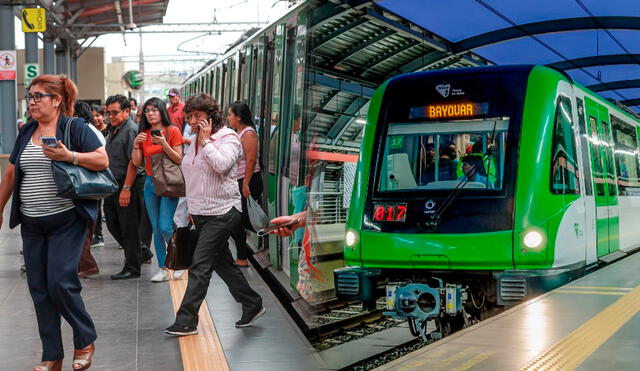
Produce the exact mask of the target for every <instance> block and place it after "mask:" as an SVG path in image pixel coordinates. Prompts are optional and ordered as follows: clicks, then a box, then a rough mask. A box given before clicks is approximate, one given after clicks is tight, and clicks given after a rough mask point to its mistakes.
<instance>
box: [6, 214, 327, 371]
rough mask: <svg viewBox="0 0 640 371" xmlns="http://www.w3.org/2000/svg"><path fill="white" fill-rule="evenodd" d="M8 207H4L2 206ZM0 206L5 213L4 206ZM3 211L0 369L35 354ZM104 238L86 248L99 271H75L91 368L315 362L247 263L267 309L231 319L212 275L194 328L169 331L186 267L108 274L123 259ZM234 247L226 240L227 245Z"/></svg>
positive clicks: (14, 234) (273, 366)
mask: <svg viewBox="0 0 640 371" xmlns="http://www.w3.org/2000/svg"><path fill="white" fill-rule="evenodd" d="M7 209H9V207H7ZM5 214H7V213H6V212H5ZM8 220H9V218H8V215H5V218H4V221H5V225H3V228H2V230H0V359H2V365H0V369H1V370H31V369H32V367H33V366H35V365H36V364H37V363H38V362H39V361H40V357H41V349H42V347H41V343H40V338H39V336H38V329H37V325H36V316H35V310H34V308H33V303H32V301H31V297H30V295H29V291H28V288H27V282H26V276H25V274H24V273H20V271H19V267H20V266H21V265H22V264H23V260H22V256H21V255H20V254H19V250H20V248H21V247H22V246H21V245H22V240H21V238H20V228H19V227H18V228H15V229H13V230H10V229H9V228H8V226H7V224H8ZM103 227H104V228H103V229H104V231H105V246H104V247H97V248H92V253H93V255H94V257H95V258H96V261H97V262H98V266H99V268H100V273H99V274H98V275H94V276H91V277H89V278H86V279H83V280H82V284H83V291H82V297H83V298H84V301H85V305H86V306H87V309H88V311H89V313H90V314H91V316H92V318H93V321H94V323H95V325H96V328H97V331H98V339H97V341H96V354H95V356H94V359H93V366H92V368H91V369H92V370H111V371H133V370H170V371H174V370H198V371H212V370H215V371H218V370H221V371H224V370H256V371H258V370H277V371H285V370H302V369H304V370H314V369H320V368H322V367H321V366H320V364H319V362H320V361H319V360H318V359H317V358H316V356H315V355H314V353H313V351H312V347H311V345H310V344H309V343H308V342H307V340H306V339H305V338H304V336H303V335H302V334H301V333H300V332H299V330H298V328H297V327H296V326H295V324H294V323H293V322H292V321H290V319H289V316H288V315H287V313H286V311H285V310H284V309H283V308H282V307H281V305H280V303H279V302H278V301H277V299H276V298H275V297H274V295H273V294H272V293H271V291H270V289H269V287H267V286H266V284H265V283H264V282H263V281H262V279H261V278H260V276H259V275H258V273H257V272H256V271H255V270H253V268H248V269H243V272H244V274H245V276H246V277H247V279H248V281H249V283H250V284H251V286H252V287H253V288H254V289H255V290H256V291H257V292H258V293H259V294H260V295H261V296H262V298H263V303H264V306H265V308H266V310H267V312H266V313H265V315H263V316H262V317H260V318H259V319H258V320H257V321H256V322H255V323H254V325H253V326H252V327H248V328H244V329H238V328H236V327H235V326H234V324H235V322H236V321H237V320H238V319H239V318H240V315H241V307H240V305H239V304H237V303H236V302H235V301H234V300H233V298H232V297H231V295H230V294H229V291H228V289H227V287H226V285H225V284H224V282H222V280H221V279H220V278H219V277H218V276H217V275H216V274H214V275H213V278H212V280H211V285H210V286H209V291H208V293H207V298H206V304H207V305H206V306H205V305H203V306H202V308H201V311H200V325H199V327H198V330H199V334H198V335H194V336H185V337H181V338H178V337H172V336H169V335H166V334H165V333H164V332H163V330H164V329H165V328H166V327H168V326H170V325H171V324H172V323H173V320H174V318H175V311H176V310H177V308H178V306H179V303H180V301H181V300H182V295H183V292H184V289H185V288H186V282H187V281H186V277H187V274H184V276H183V277H182V278H181V279H180V280H171V281H169V282H161V283H153V282H151V281H150V278H151V277H152V276H153V274H155V272H156V271H157V269H158V268H157V262H156V260H155V258H154V259H153V262H152V263H151V264H144V265H143V267H142V276H141V277H140V278H139V279H132V280H122V281H113V280H111V279H110V278H109V276H110V275H111V274H114V273H117V272H118V271H119V270H120V269H121V267H122V262H123V259H124V254H123V252H122V250H119V249H118V248H117V243H116V242H115V241H114V240H113V238H112V237H111V236H110V235H109V234H108V232H107V230H106V227H105V226H104V225H103ZM233 250H234V249H233V248H232V251H233ZM62 322H63V337H64V346H65V356H66V357H65V363H64V365H63V369H71V362H72V358H73V342H72V334H71V329H70V327H69V326H68V324H67V323H66V322H65V321H64V320H63V321H62Z"/></svg>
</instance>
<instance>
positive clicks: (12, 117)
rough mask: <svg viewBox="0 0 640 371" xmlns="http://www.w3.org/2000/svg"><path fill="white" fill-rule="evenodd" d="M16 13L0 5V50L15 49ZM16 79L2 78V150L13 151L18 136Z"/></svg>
mask: <svg viewBox="0 0 640 371" xmlns="http://www.w3.org/2000/svg"><path fill="white" fill-rule="evenodd" d="M14 22H15V15H14V14H13V9H12V7H11V6H5V5H3V6H0V50H15V48H16V38H15V33H14V28H13V25H14ZM16 90H17V89H16V81H15V80H0V123H1V124H0V130H2V132H1V135H0V152H1V153H3V154H8V153H11V150H12V149H13V143H14V141H15V138H16V124H17V118H18V115H17V109H16V106H17V103H18V102H17V100H16Z"/></svg>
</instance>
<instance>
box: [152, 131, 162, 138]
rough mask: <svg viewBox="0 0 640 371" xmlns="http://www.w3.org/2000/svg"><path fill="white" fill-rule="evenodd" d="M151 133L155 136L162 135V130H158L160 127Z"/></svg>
mask: <svg viewBox="0 0 640 371" xmlns="http://www.w3.org/2000/svg"><path fill="white" fill-rule="evenodd" d="M151 135H153V136H154V137H161V136H162V132H160V130H158V129H155V130H151Z"/></svg>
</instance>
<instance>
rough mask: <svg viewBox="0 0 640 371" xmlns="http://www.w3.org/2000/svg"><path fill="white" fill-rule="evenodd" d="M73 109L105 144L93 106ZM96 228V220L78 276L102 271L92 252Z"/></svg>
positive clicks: (85, 247) (76, 106)
mask: <svg viewBox="0 0 640 371" xmlns="http://www.w3.org/2000/svg"><path fill="white" fill-rule="evenodd" d="M73 110H74V113H73V116H74V117H79V118H81V119H83V120H84V122H85V123H86V124H87V125H88V126H89V128H90V129H91V130H93V132H94V134H95V135H96V136H97V137H98V140H99V141H100V145H102V146H104V145H105V143H106V140H105V139H104V136H103V135H102V133H100V131H98V129H97V128H96V127H95V125H94V123H93V117H92V116H91V108H90V107H89V104H87V103H86V102H82V101H77V102H76V104H75V105H74V106H73ZM101 201H102V200H101ZM99 207H100V205H99V204H98V208H99ZM95 228H96V221H95V220H94V221H93V222H91V223H89V230H88V232H87V237H85V240H84V245H83V246H82V254H80V264H79V265H78V276H80V278H86V277H89V276H93V275H94V274H98V273H99V272H100V269H98V263H96V260H95V259H94V257H93V255H92V254H91V240H92V238H93V233H94V230H95Z"/></svg>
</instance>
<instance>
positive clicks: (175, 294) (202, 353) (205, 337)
mask: <svg viewBox="0 0 640 371" xmlns="http://www.w3.org/2000/svg"><path fill="white" fill-rule="evenodd" d="M187 276H188V274H187V272H185V274H184V275H183V276H182V277H181V278H180V279H177V280H173V279H172V280H170V281H169V289H170V291H171V301H172V302H173V309H174V311H178V308H179V307H180V303H181V302H182V297H183V296H184V292H185V290H186V289H187ZM198 317H199V319H200V321H199V322H200V323H199V324H198V335H191V336H182V337H180V338H179V341H180V353H181V354H182V367H183V369H184V371H209V370H216V371H218V370H220V371H228V370H229V364H228V363H227V358H226V356H225V354H224V350H223V349H222V344H220V339H219V338H218V333H217V332H216V327H215V325H214V324H213V320H212V319H211V314H210V313H209V307H208V306H207V302H206V301H203V302H202V305H201V306H200V311H199V312H198Z"/></svg>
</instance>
